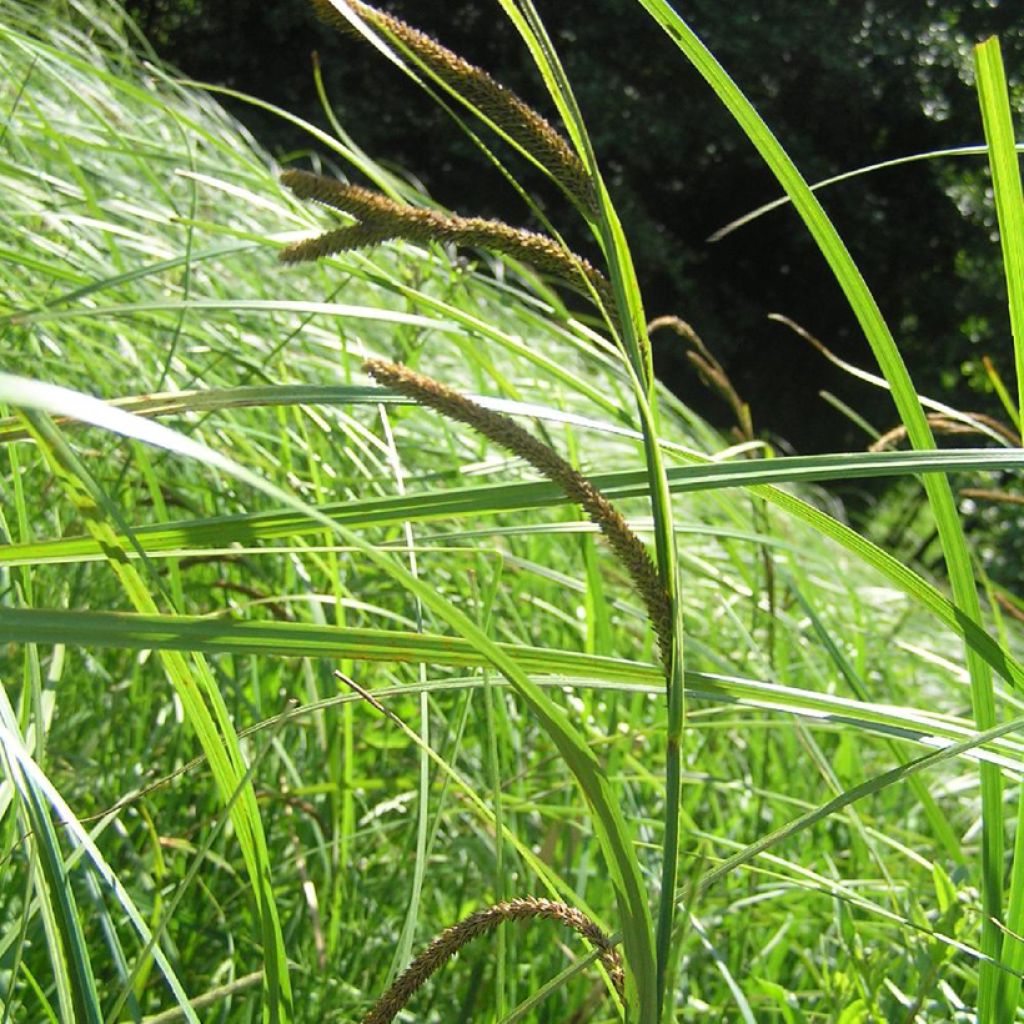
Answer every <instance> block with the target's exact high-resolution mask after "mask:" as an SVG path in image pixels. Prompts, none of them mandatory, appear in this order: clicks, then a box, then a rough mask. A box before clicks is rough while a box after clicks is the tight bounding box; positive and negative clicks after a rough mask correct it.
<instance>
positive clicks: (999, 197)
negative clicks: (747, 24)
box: [974, 38, 1024, 1013]
mask: <svg viewBox="0 0 1024 1024" xmlns="http://www.w3.org/2000/svg"><path fill="white" fill-rule="evenodd" d="M974 68H975V72H976V74H977V86H978V98H979V101H980V103H981V114H982V121H983V122H984V125H985V139H986V141H987V143H988V154H989V167H990V169H991V172H992V190H993V193H994V196H995V205H996V215H997V219H998V222H999V237H1000V241H1001V244H1002V254H1003V272H1004V274H1005V276H1006V291H1007V295H1008V299H1009V308H1010V330H1011V334H1012V336H1013V353H1014V366H1015V368H1016V372H1017V414H1016V417H1015V419H1016V422H1017V423H1018V424H1020V423H1021V422H1024V195H1022V193H1021V176H1020V161H1019V158H1018V155H1017V147H1016V140H1015V138H1014V129H1013V116H1012V111H1011V108H1010V96H1009V90H1008V86H1007V82H1006V73H1005V71H1004V69H1003V58H1002V53H1001V51H1000V47H999V40H998V39H995V38H992V39H988V40H986V41H985V42H984V43H981V44H980V45H979V46H977V47H975V50H974ZM1022 829H1024V797H1022V798H1021V800H1020V802H1019V809H1018V814H1017V842H1016V844H1015V847H1014V856H1013V866H1012V869H1011V872H1010V901H1009V907H1008V911H1007V919H1006V927H1007V936H1006V938H1005V939H1004V941H1003V962H1004V963H1005V964H1006V965H1007V967H1008V968H1009V969H1010V971H1013V972H1018V973H1019V972H1020V970H1021V969H1022V968H1024V939H1021V938H1020V935H1021V929H1022V925H1024V841H1022V839H1021V831H1022ZM1003 983H1004V984H1003V988H1002V990H1001V993H1002V1002H1001V1003H1000V1005H999V1011H998V1012H1000V1013H1015V1012H1016V1009H1017V1005H1018V1003H1019V1001H1020V991H1021V980H1020V977H1019V976H1018V974H1007V975H1005V977H1004V978H1003Z"/></svg>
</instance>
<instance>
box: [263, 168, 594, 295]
mask: <svg viewBox="0 0 1024 1024" xmlns="http://www.w3.org/2000/svg"><path fill="white" fill-rule="evenodd" d="M281 181H282V182H283V183H284V184H285V185H287V186H288V188H290V189H291V190H292V191H293V192H294V193H295V194H296V195H297V196H298V197H299V198H300V199H312V200H313V201H314V202H317V203H323V204H324V205H325V206H330V207H333V208H334V209H336V210H341V211H342V212H344V213H348V214H350V215H351V216H353V217H355V218H356V219H357V221H358V223H356V224H352V225H350V226H348V227H343V228H338V229H337V230H335V231H328V232H327V233H326V234H323V235H320V236H318V237H317V238H311V239H307V240H305V241H302V242H296V243H294V244H293V245H289V246H287V247H286V248H285V249H282V250H281V255H280V258H281V260H282V261H283V262H285V263H299V262H302V261H305V260H316V259H321V258H322V257H324V256H330V255H332V254H333V253H336V252H343V251H346V250H349V249H357V248H361V247H362V246H366V245H376V244H378V243H379V242H384V241H386V240H388V239H391V238H404V239H406V240H407V241H410V242H419V243H421V244H422V243H426V242H449V243H453V244H455V245H465V246H472V247H474V248H479V249H490V250H491V251H493V252H499V253H502V254H504V255H505V256H511V257H512V258H513V259H517V260H522V262H524V263H528V264H530V265H531V266H533V267H535V268H536V269H537V270H540V271H542V272H543V273H546V274H550V275H551V276H552V277H556V278H558V279H559V280H561V281H562V282H564V283H565V284H568V285H570V286H571V287H574V288H576V289H581V288H582V289H585V290H587V291H590V290H591V289H592V290H593V291H594V292H596V293H597V295H598V297H599V300H600V302H601V304H602V305H604V307H605V308H606V309H612V308H613V306H612V303H613V296H612V291H611V286H610V285H609V283H608V279H607V278H606V277H605V276H604V275H603V274H602V273H601V272H600V271H599V270H598V269H597V268H596V267H594V266H593V264H591V263H590V262H588V261H587V260H585V259H584V258H583V257H582V256H577V255H576V254H575V253H573V252H570V251H569V250H568V249H566V248H565V246H563V245H561V244H560V243H559V242H556V241H555V240H554V239H553V238H549V237H548V236H547V235H542V234H539V233H537V232H535V231H526V230H524V229H522V228H513V227H510V226H509V225H508V224H505V223H504V222H502V221H498V220H486V219H485V218H483V217H460V216H457V215H455V214H446V213H441V212H440V211H438V210H426V209H423V208H421V207H416V206H408V205H406V204H404V203H397V202H395V200H393V199H389V198H388V197H387V196H385V195H382V194H381V193H379V192H374V191H373V190H372V189H368V188H363V187H362V186H361V185H351V184H348V183H346V182H342V181H337V180H335V179H334V178H325V177H323V176H322V175H319V174H310V173H309V172H308V171H285V172H284V174H282V175H281Z"/></svg>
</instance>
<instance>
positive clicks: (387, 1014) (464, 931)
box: [362, 896, 623, 1024]
mask: <svg viewBox="0 0 1024 1024" xmlns="http://www.w3.org/2000/svg"><path fill="white" fill-rule="evenodd" d="M538 918H546V919H548V920H552V921H561V922H562V924H565V925H567V926H568V927H570V928H572V929H573V931H575V932H577V933H578V934H579V935H582V936H583V938H585V939H586V940H587V941H588V942H589V943H590V944H591V945H592V946H593V947H594V948H595V949H597V950H598V951H599V954H600V958H601V962H602V963H603V964H604V966H605V970H607V971H608V975H609V977H610V978H611V980H612V984H613V985H614V986H615V990H616V992H618V994H619V997H620V998H622V994H623V975H622V961H621V960H620V958H619V954H618V952H617V951H616V949H615V947H614V946H613V945H612V944H611V942H610V941H609V940H608V937H607V936H606V935H605V934H604V932H602V931H601V929H600V928H598V927H597V925H596V924H594V922H593V921H591V920H590V918H589V917H587V915H586V914H584V913H583V912H582V911H580V910H576V909H575V908H574V907H570V906H567V905H566V904H565V903H555V902H553V901H551V900H545V899H537V898H534V897H532V896H530V897H526V898H525V899H515V900H508V901H507V902H504V903H496V904H494V906H492V907H485V908H484V909H483V910H478V911H477V912H476V913H474V914H470V916H469V917H467V918H464V919H463V920H461V921H460V922H459V923H458V924H455V925H452V927H451V928H446V929H445V930H444V931H443V932H441V934H440V935H438V936H437V938H435V939H434V941H433V942H431V943H430V945H429V946H427V948H426V949H424V950H423V951H422V952H421V953H420V954H419V955H418V956H417V957H416V958H415V959H414V960H413V961H412V963H411V964H409V966H408V967H407V968H406V969H405V971H404V972H403V973H402V974H401V975H399V977H398V978H397V979H396V980H395V982H394V984H393V985H392V986H391V988H389V989H388V990H387V992H385V993H384V995H382V996H381V997H380V999H378V1000H377V1002H376V1003H374V1005H373V1007H372V1008H371V1009H370V1012H369V1013H367V1014H366V1016H365V1017H363V1019H362V1024H390V1022H391V1021H392V1020H394V1019H395V1017H396V1016H397V1014H398V1012H399V1011H400V1010H401V1009H402V1007H403V1006H405V1004H406V1003H407V1002H408V1001H409V999H410V998H411V997H412V995H413V994H414V993H415V992H416V990H417V989H419V988H420V987H421V986H422V985H423V984H424V982H426V981H427V979H428V978H429V977H430V976H431V975H432V974H433V973H434V972H435V971H437V970H439V969H440V968H441V967H443V966H444V965H445V964H446V963H447V962H448V961H449V960H451V958H452V957H453V956H455V954H456V953H458V951H459V950H460V949H461V948H462V947H463V946H464V945H466V943H467V942H472V941H473V939H475V938H477V937H478V936H480V935H486V934H487V933H488V932H491V931H493V930H494V929H495V928H496V927H497V926H498V925H499V924H501V923H502V922H503V921H528V920H535V919H538Z"/></svg>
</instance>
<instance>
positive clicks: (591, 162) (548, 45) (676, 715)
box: [500, 0, 685, 1024]
mask: <svg viewBox="0 0 1024 1024" xmlns="http://www.w3.org/2000/svg"><path fill="white" fill-rule="evenodd" d="M500 2H501V5H502V8H503V9H504V11H505V13H506V14H507V15H508V17H509V18H510V20H511V21H512V23H513V24H514V25H515V26H516V28H517V29H518V30H519V33H520V35H521V36H522V37H523V39H524V41H525V42H526V44H527V46H528V47H529V49H530V52H531V54H532V55H533V59H534V63H535V64H536V65H537V68H538V69H539V71H540V72H541V75H542V76H543V78H544V81H545V83H546V84H547V87H548V91H549V93H550V94H551V97H552V99H553V100H554V101H555V103H556V105H557V106H558V110H559V113H560V115H561V117H562V121H563V123H564V124H565V126H566V128H567V130H568V131H569V136H570V139H571V140H572V142H573V144H574V146H575V147H576V151H577V153H578V154H579V156H580V159H581V160H582V161H583V165H584V167H585V168H586V170H587V174H588V175H589V176H590V180H591V181H592V182H593V187H594V190H595V193H596V197H597V217H596V218H595V219H594V220H592V221H591V227H592V229H593V230H594V232H595V235H596V237H597V239H598V241H599V242H600V244H601V249H602V252H603V254H604V257H605V260H606V262H607V265H608V269H609V275H610V278H611V282H612V293H613V295H614V299H615V307H616V310H617V316H616V318H615V319H616V323H615V324H613V325H611V326H612V327H613V329H614V328H618V339H619V341H620V344H621V345H622V348H623V351H624V352H625V354H626V356H627V359H628V365H629V367H630V369H631V378H632V381H633V390H634V394H635V397H636V402H637V411H638V413H639V417H640V423H641V432H642V434H643V444H644V458H645V462H646V468H647V478H648V486H649V490H650V502H651V511H652V516H653V519H654V538H655V550H656V553H657V565H658V571H659V574H660V576H661V582H662V585H663V586H664V588H665V590H666V592H667V593H668V595H669V601H670V604H671V607H672V609H673V638H672V653H671V657H670V660H669V669H668V674H667V680H666V705H667V715H666V737H665V742H666V771H665V823H664V833H663V840H662V869H661V885H660V890H659V894H658V911H657V932H656V935H655V964H654V978H653V988H654V1006H652V1007H650V1008H649V1009H648V1008H646V1007H645V1006H643V1005H642V1006H641V1022H643V1024H646V1022H647V1021H651V1022H652V1024H653V1022H654V1021H657V1020H660V1018H661V1016H662V1013H663V1012H664V1009H665V1004H666V999H665V993H666V988H667V985H668V979H667V978H666V976H665V973H666V967H667V964H668V960H669V955H670V947H671V943H672V933H673V931H674V926H675V913H676V907H675V899H674V893H675V889H676V881H677V877H678V862H679V847H680V823H679V810H680V801H681V799H682V739H683V729H684V726H685V679H684V674H683V658H684V649H683V618H682V608H681V602H680V600H679V569H678V564H677V560H676V552H675V530H674V523H673V514H672V504H671V500H670V495H669V488H668V480H667V477H666V474H665V467H664V463H663V459H662V453H661V448H660V445H659V443H658V433H659V431H658V399H657V391H656V385H655V380H654V369H653V364H652V361H651V348H650V340H649V338H648V336H647V328H646V324H647V318H646V316H645V314H644V310H643V303H642V300H641V297H640V287H639V283H638V281H637V277H636V271H635V268H634V266H633V260H632V255H631V253H630V250H629V245H628V243H627V241H626V237H625V233H624V232H623V230H622V224H621V222H620V221H619V218H618V214H617V213H616V211H615V207H614V205H613V203H612V201H611V197H610V196H609V194H608V190H607V188H606V187H605V183H604V178H603V176H602V174H601V170H600V166H599V165H598V161H597V156H596V153H595V152H594V148H593V145H592V144H591V141H590V136H589V134H588V132H587V128H586V123H585V121H584V119H583V116H582V113H581V111H580V109H579V105H578V103H577V102H576V98H575V95H574V93H573V90H572V87H571V85H570V83H569V79H568V77H567V75H566V74H565V70H564V68H563V67H562V65H561V62H560V60H559V58H558V54H557V52H556V50H555V47H554V45H553V43H552V41H551V39H550V37H549V36H548V34H547V31H546V30H545V28H544V25H543V22H542V21H541V18H540V16H539V15H538V13H537V10H536V8H535V7H534V5H533V3H532V2H531V0H518V2H516V0H500ZM629 959H630V958H629V957H628V956H627V962H628V961H629Z"/></svg>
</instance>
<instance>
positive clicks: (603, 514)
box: [363, 359, 672, 672]
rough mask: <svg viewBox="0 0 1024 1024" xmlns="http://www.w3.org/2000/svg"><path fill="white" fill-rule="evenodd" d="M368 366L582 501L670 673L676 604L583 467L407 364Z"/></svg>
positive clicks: (380, 362) (383, 381)
mask: <svg viewBox="0 0 1024 1024" xmlns="http://www.w3.org/2000/svg"><path fill="white" fill-rule="evenodd" d="M363 369H364V370H365V371H366V372H367V373H368V374H369V375H370V376H371V377H373V378H374V380H376V381H378V382H379V383H381V384H385V385H387V386H388V387H391V388H394V389H395V390H396V391H398V392H399V393H400V394H403V395H405V396H407V397H409V398H412V399H413V400H414V401H415V402H417V403H418V404H420V405H425V406H428V407H429V408H431V409H435V410H437V411H438V412H440V413H441V414H442V415H444V416H447V417H449V418H450V419H453V420H458V421H459V422H460V423H465V424H466V425H467V426H470V427H472V428H473V429H474V430H476V431H477V432H478V433H481V434H483V435H484V436H485V437H487V438H489V439H490V440H491V441H493V442H494V443H495V444H498V445H501V447H503V448H505V449H507V450H508V451H511V452H514V453H515V454H516V455H519V456H521V457H522V458H524V459H525V460H526V461H527V462H528V463H529V464H530V465H531V466H533V468H534V469H536V470H537V471H538V472H539V473H541V474H543V475H544V476H545V477H547V479H549V480H551V481H552V482H553V483H555V484H557V485H558V486H559V487H561V489H562V490H563V491H564V492H565V494H566V495H567V496H568V497H569V498H570V499H571V500H572V501H574V502H575V503H576V504H577V505H579V506H580V507H581V508H582V509H583V510H584V511H585V512H586V513H587V515H588V516H589V517H590V519H591V521H592V522H593V523H595V524H596V525H597V527H598V528H599V529H600V531H601V532H602V533H603V534H604V536H605V539H606V540H607V541H608V543H609V545H610V546H611V549H612V551H613V552H614V553H615V555H616V557H617V558H618V559H619V561H620V562H621V563H622V565H623V566H624V567H625V569H626V571H627V572H628V573H629V576H630V579H631V580H632V581H633V586H634V588H635V589H636V591H637V593H638V594H639V595H640V597H641V599H642V600H643V602H644V606H645V607H646V609H647V614H648V617H649V618H650V620H651V624H652V626H653V627H654V633H655V636H656V637H657V639H658V647H659V650H660V652H661V658H662V664H663V665H664V667H665V670H666V672H667V671H668V669H669V661H670V658H671V653H672V603H671V599H670V598H669V595H668V591H667V590H666V589H665V586H664V585H663V584H662V582H661V579H660V577H659V576H658V570H657V568H656V566H655V564H654V562H653V560H652V559H651V556H650V554H649V553H648V551H647V548H646V547H645V546H644V544H643V542H642V541H641V540H640V538H639V537H637V535H636V534H635V533H634V532H633V531H632V530H631V529H630V527H629V524H628V523H627V522H626V520H625V519H624V518H623V516H622V513H621V512H619V510H618V509H617V508H615V506H614V505H613V504H612V503H611V502H610V501H609V500H608V499H607V498H606V497H605V496H604V495H603V494H602V493H601V491H599V490H598V489H597V487H595V486H594V484H593V483H591V481H590V480H588V479H587V478H586V477H585V476H584V475H583V474H582V473H580V472H579V470H577V469H575V468H574V467H573V466H572V465H570V464H569V463H568V462H566V460H565V459H563V458H562V457H561V456H560V455H559V454H558V453H557V452H555V451H552V449H551V448H549V447H548V446H547V445H546V444H544V443H542V442H541V441H538V440H537V439H536V438H535V437H534V436H533V435H532V434H530V433H529V432H527V431H526V430H524V429H523V428H522V427H521V426H519V424H518V423H516V422H515V421H514V420H513V419H511V418H510V417H508V416H504V415H502V414H501V413H498V412H493V411H492V410H490V409H485V408H484V407H483V406H482V405H480V404H479V403H478V402H474V401H473V400H472V399H469V398H466V396H465V395H462V394H459V392H457V391H454V390H453V389H452V388H449V387H447V386H446V385H444V384H442V383H441V382H440V381H436V380H434V379H433V378H431V377H427V376H425V375H423V374H420V373H416V372H415V371H413V370H410V369H408V368H407V367H405V366H399V365H398V364H396V363H388V362H385V361H383V360H380V359H369V360H367V361H366V362H365V363H363Z"/></svg>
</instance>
